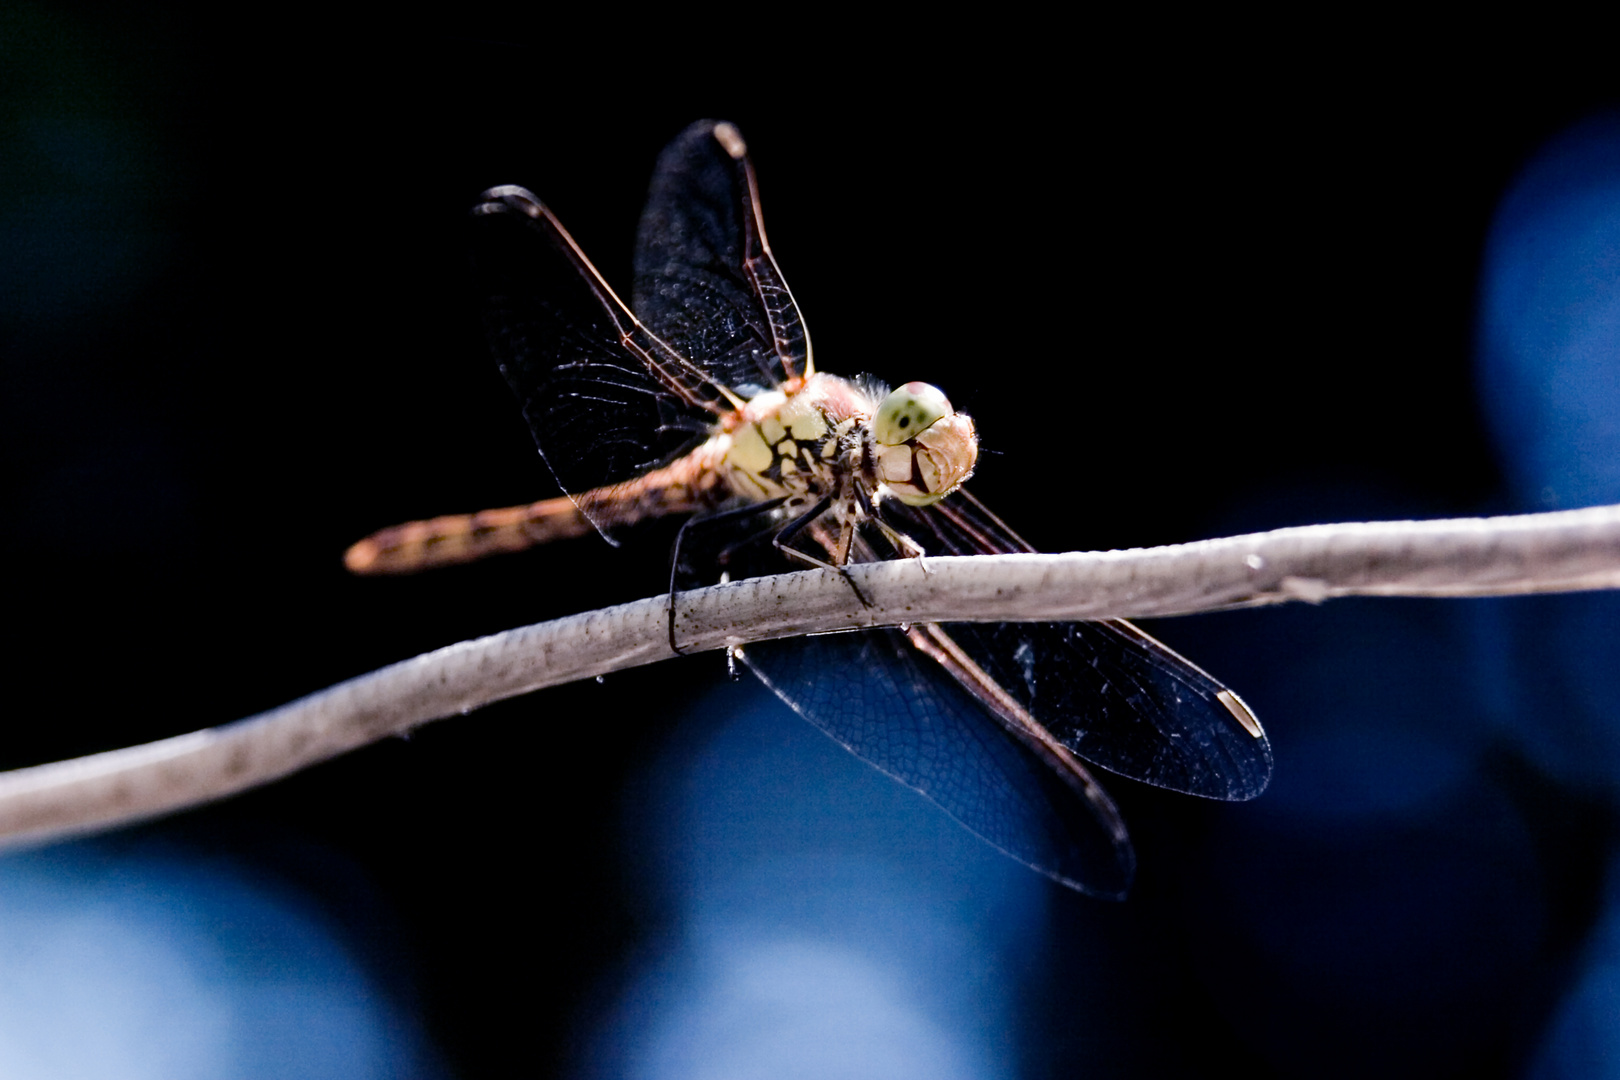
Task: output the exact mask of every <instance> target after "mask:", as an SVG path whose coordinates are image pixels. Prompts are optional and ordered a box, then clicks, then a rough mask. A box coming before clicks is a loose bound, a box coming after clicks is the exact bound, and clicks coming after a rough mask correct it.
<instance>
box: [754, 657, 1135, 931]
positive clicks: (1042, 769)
mask: <svg viewBox="0 0 1620 1080" xmlns="http://www.w3.org/2000/svg"><path fill="white" fill-rule="evenodd" d="M743 659H744V662H745V663H746V664H747V665H748V666H749V667H750V668H752V669H753V671H754V673H755V674H756V675H758V676H759V677H760V679H761V680H762V681H764V683H765V685H767V686H769V687H770V688H771V690H772V691H774V692H775V693H776V695H777V696H778V697H780V698H781V699H782V700H783V701H785V702H787V703H788V704H789V705H790V706H792V707H793V709H794V710H795V711H797V712H798V713H799V714H800V715H801V716H803V717H804V718H805V719H806V720H809V721H810V722H811V723H812V724H814V725H815V726H817V727H819V728H820V729H821V730H822V731H824V732H826V733H827V734H828V735H829V736H831V737H832V738H833V740H834V741H836V742H838V743H839V744H841V745H842V746H844V747H845V748H846V749H848V750H850V751H851V752H852V753H854V754H855V756H857V757H859V758H861V759H863V760H865V761H867V762H869V763H870V764H872V765H875V766H876V767H877V768H878V769H880V770H882V771H883V772H885V773H887V774H888V775H889V776H892V777H894V778H895V779H896V780H899V781H900V782H901V783H903V784H906V785H907V786H909V787H911V788H914V789H915V790H917V791H920V792H922V794H924V795H925V796H927V797H928V798H929V799H930V800H932V801H933V802H935V803H937V804H938V805H939V806H940V807H942V808H943V809H944V810H945V812H946V813H948V814H950V815H951V816H952V817H953V818H955V819H956V820H957V821H959V822H961V823H962V824H963V825H965V826H966V827H967V828H968V829H969V830H970V831H971V832H973V833H974V834H976V835H978V836H979V837H981V838H983V839H985V840H987V841H989V842H990V843H991V844H992V845H994V846H995V847H997V848H999V849H1000V850H1002V851H1004V852H1006V853H1007V854H1008V855H1010V856H1012V857H1013V858H1014V859H1017V860H1018V861H1019V862H1021V863H1024V864H1025V865H1026V866H1030V867H1032V868H1034V869H1036V870H1039V871H1040V872H1041V873H1043V874H1046V875H1047V876H1049V877H1051V878H1054V879H1055V880H1057V881H1059V882H1061V883H1062V884H1065V885H1067V886H1069V887H1070V888H1074V889H1079V890H1080V891H1081V892H1085V893H1089V894H1091V895H1093V896H1099V897H1104V898H1109V899H1118V898H1121V897H1123V896H1124V895H1125V893H1126V891H1127V889H1129V887H1130V883H1131V876H1132V873H1133V871H1134V869H1135V856H1134V854H1133V853H1132V851H1131V845H1130V840H1129V839H1128V838H1127V836H1126V833H1125V826H1124V823H1123V822H1121V820H1120V817H1119V813H1118V811H1117V810H1116V809H1115V808H1114V804H1113V803H1112V802H1111V801H1110V800H1109V798H1108V796H1107V795H1106V794H1105V793H1104V792H1103V791H1102V789H1101V788H1100V787H1098V786H1097V784H1096V783H1095V781H1093V780H1092V779H1091V777H1090V775H1089V774H1088V773H1087V772H1086V771H1085V769H1084V767H1082V766H1080V765H1078V763H1075V762H1073V759H1072V758H1071V759H1068V764H1069V767H1067V768H1064V767H1055V766H1054V763H1053V761H1052V760H1051V759H1050V757H1049V756H1046V755H1042V754H1039V753H1037V752H1035V751H1034V750H1032V749H1030V748H1029V747H1027V746H1025V745H1023V744H1022V743H1020V742H1018V741H1017V740H1015V739H1012V738H1009V737H1008V735H1007V734H1006V732H1005V731H1004V730H1003V729H1002V726H1001V724H999V723H998V722H997V721H996V720H995V719H993V718H992V717H991V716H990V714H989V713H987V712H986V711H985V709H984V708H983V707H982V706H981V705H980V703H979V702H978V701H977V700H975V698H974V697H973V696H972V695H971V694H969V693H967V692H966V691H965V690H964V689H963V688H962V687H961V686H960V685H958V684H957V683H956V682H955V681H953V680H952V679H950V678H949V677H947V676H946V675H945V674H944V673H943V672H941V671H940V668H939V665H937V664H936V663H935V662H934V661H933V660H931V659H929V658H928V657H926V656H924V655H923V654H922V652H920V651H919V650H918V649H917V648H916V647H914V645H913V644H912V643H911V642H910V641H908V640H907V637H906V635H905V634H903V633H902V632H900V631H897V630H874V631H867V632H863V633H850V634H828V635H823V636H819V637H811V638H799V639H788V640H784V641H767V642H758V643H756V644H753V645H749V646H748V647H747V648H746V650H744V653H743Z"/></svg>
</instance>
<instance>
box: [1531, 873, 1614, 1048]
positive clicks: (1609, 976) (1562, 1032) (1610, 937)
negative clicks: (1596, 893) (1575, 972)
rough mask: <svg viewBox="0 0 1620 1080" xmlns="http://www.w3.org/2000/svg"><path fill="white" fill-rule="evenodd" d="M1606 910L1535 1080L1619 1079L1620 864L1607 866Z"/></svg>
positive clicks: (1560, 1008) (1554, 1020)
mask: <svg viewBox="0 0 1620 1080" xmlns="http://www.w3.org/2000/svg"><path fill="white" fill-rule="evenodd" d="M1606 907H1607V912H1606V914H1605V915H1604V917H1603V920H1602V921H1601V922H1600V923H1599V924H1598V927H1597V930H1596V931H1595V932H1594V933H1593V934H1592V937H1591V939H1590V940H1589V941H1588V942H1587V948H1586V955H1585V960H1584V963H1583V965H1582V968H1581V972H1580V975H1579V978H1578V979H1577V981H1576V983H1575V986H1574V988H1573V989H1572V990H1571V991H1570V993H1569V994H1568V995H1567V996H1566V997H1565V998H1564V1000H1563V1001H1562V1002H1561V1003H1560V1004H1559V1006H1558V1009H1557V1011H1556V1013H1555V1014H1554V1015H1553V1018H1552V1021H1551V1022H1550V1023H1549V1024H1548V1027H1547V1032H1546V1035H1545V1041H1544V1043H1543V1045H1542V1047H1541V1049H1540V1052H1539V1053H1538V1054H1537V1056H1536V1058H1535V1061H1534V1063H1533V1064H1532V1066H1531V1068H1530V1070H1529V1072H1528V1074H1527V1075H1528V1076H1529V1077H1530V1078H1531V1080H1606V1078H1615V1077H1620V860H1611V861H1610V864H1609V878H1608V896H1607V904H1606Z"/></svg>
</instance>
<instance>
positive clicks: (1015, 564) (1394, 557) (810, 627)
mask: <svg viewBox="0 0 1620 1080" xmlns="http://www.w3.org/2000/svg"><path fill="white" fill-rule="evenodd" d="M849 572H850V576H851V577H853V578H854V579H855V581H856V584H857V585H858V586H859V589H860V593H861V594H862V595H863V596H865V597H866V598H867V600H868V601H869V603H868V604H867V605H865V606H863V605H862V604H861V603H860V601H859V600H858V599H857V598H856V595H855V592H854V590H852V589H851V588H850V587H849V584H848V583H847V582H845V581H843V580H841V579H840V577H839V576H838V575H837V574H834V573H831V572H829V571H824V570H810V571H805V572H801V573H794V574H783V575H779V576H776V577H767V578H756V579H752V580H749V581H742V582H735V583H732V584H728V585H721V586H716V587H713V588H708V589H699V590H696V591H693V592H689V593H682V594H681V595H680V597H679V599H678V604H677V624H676V625H677V636H678V638H679V640H680V642H681V645H682V648H683V651H686V652H697V651H702V650H707V649H718V648H724V647H730V646H737V645H742V644H746V643H747V642H751V641H761V640H765V639H768V638H778V637H790V636H794V635H799V634H806V633H816V632H821V631H828V630H837V629H844V628H849V627H870V626H885V625H898V624H901V623H918V622H1008V621H1038V622H1045V621H1061V620H1078V619H1101V618H1130V617H1147V616H1159V615H1179V614H1188V613H1192V612H1197V611H1213V610H1219V609H1223V608H1232V607H1242V606H1252V605H1256V604H1269V603H1281V602H1284V601H1288V600H1307V601H1312V602H1317V601H1321V600H1325V599H1329V598H1331V597H1337V596H1354V595H1359V596H1430V597H1454V596H1500V595H1507V594H1515V593H1541V592H1572V591H1579V590H1585V589H1610V588H1617V587H1620V506H1605V507H1594V508H1592V509H1588V510H1572V511H1565V512H1562V513H1554V514H1532V515H1524V516H1519V517H1499V518H1483V519H1481V518H1473V519H1461V520H1451V521H1425V522H1412V521H1404V522H1377V523H1371V524H1351V525H1312V526H1306V527H1303V528H1294V529H1279V530H1277V531H1275V532H1269V533H1257V534H1254V535H1251V536H1237V537H1229V538H1226V539H1221V540H1205V541H1200V542H1198V543H1193V544H1180V545H1175V546H1172V547H1159V548H1147V549H1138V550H1132V551H1107V552H1083V553H1073V554H1068V555H999V556H978V557H974V558H948V559H947V558H939V559H934V558H930V559H926V560H924V561H923V563H919V562H918V561H916V560H902V561H897V562H888V563H878V564H871V565H865V566H857V567H851V568H850V571H849ZM666 605H667V600H666V598H664V597H656V598H653V599H649V600H640V601H637V602H635V603H632V604H624V605H621V606H619V607H613V608H606V609H603V610H601V611H592V612H586V613H584V614H580V615H574V616H570V617H569V618H566V619H558V620H556V621H554V622H549V623H541V624H538V625H535V626H526V627H523V628H521V629H517V630H509V631H506V632H505V633H501V634H495V635H492V636H490V637H486V638H480V639H478V640H476V641H466V642H462V643H460V644H457V645H451V646H449V647H447V648H443V649H439V650H437V651H435V652H431V653H427V654H425V655H422V656H418V657H416V658H415V659H412V660H406V661H403V662H401V663H398V664H393V665H391V666H389V667H386V668H383V669H381V670H380V671H375V672H372V673H371V674H369V675H363V676H361V677H359V678H356V679H351V680H349V681H348V682H344V683H339V684H338V685H337V686H334V687H332V688H330V689H328V690H323V691H321V692H320V693H317V694H312V695H310V696H309V697H306V698H303V699H301V700H299V701H295V702H292V703H291V704H289V705H284V706H282V707H281V708H279V709H273V710H271V711H270V712H267V713H262V714H260V715H259V716H255V717H250V718H248V719H246V720H239V721H237V722H235V723H232V724H226V725H224V726H222V727H217V728H208V729H205V730H203V731H194V732H191V733H190V734H187V735H180V736H176V737H174V738H171V739H163V740H161V741H159V742H154V743H147V744H145V745H142V746H132V747H128V748H126V749H123V750H113V751H109V752H107V753H103V754H94V755H91V756H89V757H83V758H76V759H73V760H70V761H59V762H55V763H53V764H49V765H39V766H35V767H33V768H27V769H17V770H15V771H12V772H8V773H0V841H3V842H5V843H11V844H16V843H28V842H34V843H39V842H45V841H49V840H54V839H59V838H61V837H65V836H70V835H74V834H78V833H84V832H88V831H92V830H97V829H105V828H110V827H113V826H116V825H121V824H126V823H129V822H133V821H138V820H142V819H145V818H150V817H154V816H157V815H160V814H165V813H169V812H171V811H174V810H178V809H181V808H183V807H188V806H195V805H197V804H199V803H204V802H208V801H210V800H213V799H218V798H222V797H224V796H226V795H231V794H234V793H236V792H238V791H242V790H244V789H246V788H250V787H254V786H256V785H258V784H263V783H267V782H269V781H271V780H275V779H278V778H280V777H283V776H286V775H288V774H289V773H292V772H296V771H297V770H299V769H302V768H304V767H305V766H308V765H312V764H314V763H316V762H319V761H324V760H326V759H327V758H330V757H334V756H336V755H338V754H341V753H343V752H345V751H347V750H352V749H354V748H355V747H358V746H364V745H365V744H367V743H370V742H374V741H376V740H378V739H381V738H383V737H385V736H388V735H395V734H400V733H403V732H405V731H408V730H410V729H411V728H413V727H416V726H417V725H419V724H424V723H426V722H428V721H429V720H437V719H440V718H443V717H447V716H454V715H456V714H458V713H466V712H470V711H471V710H473V709H476V708H478V707H480V706H482V705H487V704H490V703H491V702H495V701H500V700H502V699H504V698H508V697H513V696H515V695H518V694H526V693H528V692H530V691H531V690H538V689H540V688H542V687H546V686H554V685H557V684H559V683H564V682H571V681H573V680H576V679H583V678H588V677H590V676H593V675H602V674H606V673H608V672H611V671H618V670H623V669H625V668H630V667H636V666H638V665H640V664H646V663H651V662H652V661H654V660H662V659H665V658H667V657H669V656H670V649H669V642H668V635H667V626H668V624H667V621H666V620H667V610H668V609H667V606H666Z"/></svg>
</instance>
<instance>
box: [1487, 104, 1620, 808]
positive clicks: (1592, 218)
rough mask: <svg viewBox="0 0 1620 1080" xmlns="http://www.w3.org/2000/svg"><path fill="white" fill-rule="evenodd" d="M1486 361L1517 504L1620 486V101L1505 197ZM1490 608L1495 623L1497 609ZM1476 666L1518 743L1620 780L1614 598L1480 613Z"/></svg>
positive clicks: (1618, 629)
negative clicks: (1495, 684)
mask: <svg viewBox="0 0 1620 1080" xmlns="http://www.w3.org/2000/svg"><path fill="white" fill-rule="evenodd" d="M1480 302H1481V307H1480V331H1479V373H1480V390H1481V394H1482V401H1483V405H1484V408H1485V414H1486V418H1487V420H1488V421H1489V423H1490V426H1491V429H1492V433H1493V435H1494V437H1495V439H1496V442H1497V445H1498V447H1499V448H1500V450H1501V455H1502V459H1503V462H1502V463H1503V468H1504V471H1505V473H1506V475H1507V476H1508V478H1509V482H1510V484H1511V486H1512V488H1513V494H1514V497H1515V499H1516V501H1517V502H1518V504H1519V505H1520V506H1521V507H1522V508H1526V509H1537V508H1547V509H1550V508H1554V507H1577V506H1588V505H1596V504H1602V503H1614V502H1620V114H1609V115H1605V116H1600V117H1596V118H1594V119H1591V120H1588V121H1585V122H1583V123H1581V124H1578V125H1576V126H1575V127H1574V128H1572V129H1570V130H1569V131H1568V132H1566V133H1565V134H1563V135H1561V136H1559V137H1558V138H1557V139H1555V140H1553V141H1552V142H1551V143H1549V144H1548V146H1547V147H1546V148H1545V149H1544V150H1543V151H1542V152H1541V153H1540V154H1539V155H1538V156H1537V157H1536V158H1535V159H1534V160H1533V161H1532V162H1531V163H1530V164H1529V165H1528V166H1526V168H1525V170H1524V172H1523V173H1522V174H1521V175H1520V177H1519V178H1518V180H1517V181H1516V182H1515V184H1514V186H1513V188H1512V190H1511V191H1509V193H1508V195H1507V196H1506V197H1505V198H1504V199H1503V201H1502V205H1501V208H1500V209H1499V210H1498V212H1497V216H1496V219H1495V222H1494V223H1493V226H1492V230H1491V235H1490V239H1489V242H1488V244H1487V248H1486V256H1485V266H1484V270H1483V281H1482V285H1481V294H1480ZM1493 623H1494V624H1495V625H1494V626H1493V625H1490V624H1493ZM1480 625H1481V627H1482V630H1488V633H1484V635H1483V636H1482V638H1481V644H1482V645H1485V646H1488V648H1487V649H1486V653H1487V654H1488V655H1485V654H1482V657H1481V659H1482V667H1483V668H1484V669H1486V670H1490V671H1500V672H1508V673H1511V677H1510V678H1508V679H1507V680H1505V681H1503V682H1502V684H1501V687H1500V689H1501V690H1503V691H1505V693H1499V694H1498V695H1496V696H1498V697H1499V698H1500V700H1498V701H1496V702H1493V706H1494V707H1495V708H1499V709H1501V710H1502V712H1503V715H1502V717H1501V719H1502V720H1503V721H1505V722H1506V724H1507V725H1508V726H1510V727H1513V728H1516V729H1517V731H1518V733H1519V739H1520V741H1521V743H1522V745H1523V746H1524V748H1525V752H1526V753H1527V754H1528V755H1529V756H1530V757H1531V758H1532V760H1534V761H1536V762H1537V763H1538V764H1539V765H1540V766H1541V767H1542V768H1545V769H1546V770H1548V771H1549V772H1551V773H1553V774H1554V775H1556V776H1558V777H1559V778H1561V779H1563V780H1566V781H1570V782H1574V783H1577V784H1580V785H1582V786H1583V787H1586V788H1588V789H1594V788H1607V789H1609V790H1613V789H1614V787H1615V785H1616V782H1617V781H1620V598H1617V597H1615V596H1614V595H1613V594H1610V593H1600V594H1589V595H1581V596H1559V597H1546V598H1537V599H1530V600H1520V601H1514V602H1513V603H1512V604H1511V605H1507V606H1497V607H1495V609H1494V610H1490V609H1485V610H1482V611H1481V613H1480Z"/></svg>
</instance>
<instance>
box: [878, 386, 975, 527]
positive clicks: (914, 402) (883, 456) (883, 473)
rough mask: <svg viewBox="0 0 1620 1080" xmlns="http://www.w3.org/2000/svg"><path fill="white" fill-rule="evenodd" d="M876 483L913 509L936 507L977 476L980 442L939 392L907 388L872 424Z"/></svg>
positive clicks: (896, 394) (884, 406)
mask: <svg viewBox="0 0 1620 1080" xmlns="http://www.w3.org/2000/svg"><path fill="white" fill-rule="evenodd" d="M872 438H873V441H874V442H876V443H877V444H878V445H877V447H876V449H877V473H878V479H880V480H882V481H883V485H884V486H885V487H886V488H888V489H889V492H890V493H891V494H893V495H894V496H895V498H897V499H899V500H900V501H901V502H903V503H906V504H907V505H909V506H927V505H928V504H929V503H933V502H938V501H939V500H940V499H943V498H944V497H945V496H947V495H949V494H950V493H951V492H953V491H955V490H956V489H957V488H958V487H960V486H961V485H962V482H963V481H964V480H966V479H967V478H968V477H969V476H971V475H972V474H973V466H974V464H975V463H977V462H978V460H979V436H978V433H977V432H975V431H974V428H973V421H972V420H971V419H970V418H968V417H966V416H963V415H962V414H961V413H959V412H956V411H954V410H953V409H952V408H951V403H950V402H949V401H947V400H946V399H945V395H944V394H942V393H940V391H939V390H938V389H936V388H935V387H932V386H929V385H928V384H927V383H915V382H914V383H907V384H906V385H905V386H902V387H901V388H900V389H898V390H896V391H895V392H894V393H892V394H890V395H889V396H888V397H887V398H885V399H884V400H883V404H882V405H880V406H879V407H878V411H877V415H876V416H875V417H874V418H873V420H872Z"/></svg>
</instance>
